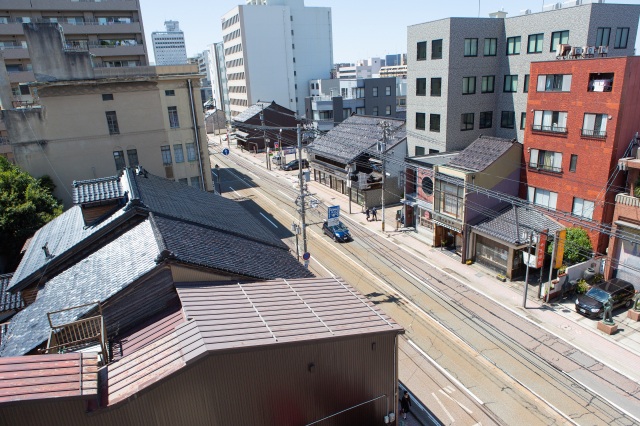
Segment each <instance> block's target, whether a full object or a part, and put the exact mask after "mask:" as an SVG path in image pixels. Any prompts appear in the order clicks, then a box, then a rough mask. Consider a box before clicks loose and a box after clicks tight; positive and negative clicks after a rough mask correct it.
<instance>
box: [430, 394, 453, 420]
mask: <svg viewBox="0 0 640 426" xmlns="http://www.w3.org/2000/svg"><path fill="white" fill-rule="evenodd" d="M431 396H433V399H435V400H436V402H437V403H438V405H439V406H440V408H442V410H443V411H444V413H445V414H446V415H447V416H448V417H449V419H451V423H455V422H456V419H454V418H453V416H452V415H451V413H450V412H449V411H447V409H446V408H444V405H443V404H442V402H440V400H439V399H438V397H437V396H436V394H435V393H434V392H431Z"/></svg>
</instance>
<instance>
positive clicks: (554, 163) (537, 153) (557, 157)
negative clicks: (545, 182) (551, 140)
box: [529, 149, 562, 173]
mask: <svg viewBox="0 0 640 426" xmlns="http://www.w3.org/2000/svg"><path fill="white" fill-rule="evenodd" d="M529 167H533V168H535V169H541V170H546V171H548V172H556V173H560V172H562V153H561V152H553V151H542V150H538V149H532V150H530V152H529Z"/></svg>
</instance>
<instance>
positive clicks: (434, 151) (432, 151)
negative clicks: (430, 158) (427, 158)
mask: <svg viewBox="0 0 640 426" xmlns="http://www.w3.org/2000/svg"><path fill="white" fill-rule="evenodd" d="M439 152H440V150H437V149H432V148H429V154H437V153H439Z"/></svg>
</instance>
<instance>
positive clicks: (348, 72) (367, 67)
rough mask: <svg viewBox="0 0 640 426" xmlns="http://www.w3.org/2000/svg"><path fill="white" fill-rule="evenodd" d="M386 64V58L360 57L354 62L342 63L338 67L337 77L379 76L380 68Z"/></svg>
mask: <svg viewBox="0 0 640 426" xmlns="http://www.w3.org/2000/svg"><path fill="white" fill-rule="evenodd" d="M384 65H385V63H384V59H380V58H369V59H360V60H358V61H356V63H355V65H354V64H348V65H340V66H338V68H337V78H340V79H343V78H344V79H355V78H372V77H377V76H378V75H379V73H380V68H381V67H383V66H384Z"/></svg>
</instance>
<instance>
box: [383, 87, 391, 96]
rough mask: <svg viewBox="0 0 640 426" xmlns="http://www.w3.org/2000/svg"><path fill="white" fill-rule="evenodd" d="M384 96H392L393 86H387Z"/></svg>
mask: <svg viewBox="0 0 640 426" xmlns="http://www.w3.org/2000/svg"><path fill="white" fill-rule="evenodd" d="M384 95H385V96H391V86H386V87H385V88H384Z"/></svg>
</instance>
